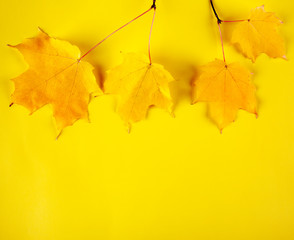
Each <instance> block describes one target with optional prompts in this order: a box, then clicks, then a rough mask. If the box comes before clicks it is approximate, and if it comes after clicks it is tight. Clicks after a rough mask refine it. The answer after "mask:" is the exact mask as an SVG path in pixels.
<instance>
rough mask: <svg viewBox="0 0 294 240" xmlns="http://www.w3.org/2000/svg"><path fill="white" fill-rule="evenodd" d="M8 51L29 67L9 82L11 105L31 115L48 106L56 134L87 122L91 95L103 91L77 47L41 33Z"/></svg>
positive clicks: (91, 68)
mask: <svg viewBox="0 0 294 240" xmlns="http://www.w3.org/2000/svg"><path fill="white" fill-rule="evenodd" d="M11 47H14V48H16V49H18V50H19V51H20V52H21V54H22V55H23V56H24V59H25V61H26V62H27V63H28V65H29V68H28V70H27V71H26V72H24V73H23V74H21V75H20V76H18V77H16V78H14V79H12V81H13V82H14V84H15V91H14V93H13V94H12V97H11V98H12V103H16V104H20V105H23V106H24V107H26V108H27V109H29V111H30V112H31V113H33V112H35V111H36V110H38V109H39V108H41V107H43V106H44V105H46V104H51V105H52V107H53V115H54V117H55V119H56V125H57V128H58V130H59V131H61V130H62V129H63V128H65V127H67V126H70V125H72V124H73V123H74V122H75V121H76V120H78V119H88V104H89V101H90V96H91V93H93V92H97V94H102V91H101V89H100V88H99V87H98V85H97V83H96V78H95V76H94V74H93V67H92V66H91V65H90V64H89V63H87V62H85V61H80V60H79V58H80V50H79V49H78V47H76V46H73V45H71V44H70V43H69V42H67V41H62V40H58V39H55V38H52V37H50V36H49V35H48V34H47V33H45V32H44V31H42V30H41V29H40V33H39V34H38V35H37V36H36V37H34V38H30V39H26V40H24V41H23V43H21V44H19V45H16V46H11Z"/></svg>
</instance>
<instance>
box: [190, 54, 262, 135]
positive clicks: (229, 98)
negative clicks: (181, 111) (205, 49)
mask: <svg viewBox="0 0 294 240" xmlns="http://www.w3.org/2000/svg"><path fill="white" fill-rule="evenodd" d="M255 91H256V90H255V86H254V84H253V83H252V81H251V73H250V72H249V71H248V70H247V69H245V68H244V67H242V66H241V65H240V64H239V63H232V64H228V65H227V64H226V63H225V62H224V61H221V60H218V59H216V60H215V61H214V62H211V63H208V64H206V65H204V66H202V68H201V74H200V75H199V77H197V78H196V79H195V80H194V81H193V96H192V98H193V103H197V102H208V103H209V112H210V115H211V117H212V119H213V120H214V121H215V122H216V124H217V125H218V127H219V129H220V130H221V131H222V129H223V128H224V127H226V126H227V125H228V124H230V123H231V122H233V121H234V120H235V118H236V114H237V112H238V110H239V109H243V110H246V111H248V112H250V113H254V114H256V115H257V111H256V97H255Z"/></svg>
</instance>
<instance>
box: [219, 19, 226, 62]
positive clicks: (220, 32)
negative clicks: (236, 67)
mask: <svg viewBox="0 0 294 240" xmlns="http://www.w3.org/2000/svg"><path fill="white" fill-rule="evenodd" d="M217 25H218V29H219V35H220V39H221V43H222V51H223V59H224V62H225V63H226V57H225V48H224V41H223V35H222V30H221V26H220V23H218V24H217Z"/></svg>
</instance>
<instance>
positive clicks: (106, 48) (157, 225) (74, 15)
mask: <svg viewBox="0 0 294 240" xmlns="http://www.w3.org/2000/svg"><path fill="white" fill-rule="evenodd" d="M151 2H152V1H151V0H150V1H149V0H140V1H135V0H121V1H118V0H107V1H102V0H83V1H77V0H50V1H49V0H26V1H22V0H10V1H5V0H1V2H0V36H1V37H0V68H1V71H0V110H1V117H0V129H1V131H0V136H1V139H0V140H1V145H0V239H1V240H26V239H29V240H46V239H54V240H67V239H68V240H74V239H101V240H123V239H127V240H132V239H134V240H135V239H136V240H141V239H146V240H147V239H148V240H149V239H152V240H157V239H158V240H178V239H183V240H190V239H201V240H208V239H211V240H221V239H224V240H228V239H234V240H243V239H244V240H255V239H256V240H271V239H274V240H292V239H294V163H293V161H294V111H293V110H294V108H293V107H294V78H293V76H294V63H293V58H294V56H293V54H294V49H293V44H292V41H293V37H294V34H293V29H294V17H293V12H294V3H293V1H287V0H279V1H276V0H248V1H233V0H223V1H221V0H215V5H216V8H217V9H218V12H219V15H220V17H221V18H226V19H236V18H238V19H239V18H246V17H248V14H249V12H250V10H251V9H252V8H255V7H257V6H261V5H263V4H265V9H266V10H267V11H274V12H276V13H277V15H278V16H279V17H280V18H282V19H283V21H284V23H285V24H284V25H283V26H282V27H281V33H282V34H283V35H284V37H285V40H286V45H287V57H288V59H289V61H285V60H281V59H269V58H268V57H267V56H265V55H262V56H261V57H259V58H258V60H257V62H256V63H255V64H252V63H251V62H250V61H249V60H246V59H245V58H244V57H243V56H242V55H241V54H239V53H238V52H236V50H235V48H234V47H232V46H231V45H230V44H229V42H228V38H229V36H230V33H231V27H232V26H233V25H229V24H226V25H224V26H223V30H224V35H225V40H226V44H225V48H226V49H225V50H226V55H227V59H228V62H234V61H239V62H241V63H242V64H244V66H246V67H248V68H249V69H250V70H251V71H252V72H254V76H253V80H254V82H255V84H256V86H257V96H258V101H259V119H257V120H256V119H255V116H254V115H251V114H248V113H246V112H242V111H240V112H239V114H238V119H237V121H236V122H235V123H233V124H231V125H230V126H229V127H227V128H226V129H225V130H224V131H223V134H220V133H219V131H218V130H217V128H216V126H215V125H214V124H213V123H212V122H211V121H210V120H209V119H208V118H207V116H206V115H207V113H206V112H207V110H206V106H205V104H196V105H193V106H191V105H190V101H191V99H190V95H189V94H190V85H189V83H190V80H191V78H192V77H193V75H194V74H195V72H196V73H197V71H198V70H199V66H200V65H203V64H205V63H207V62H210V61H213V60H214V59H215V58H216V57H217V58H221V57H222V54H221V45H220V40H219V35H218V29H217V25H216V24H215V19H214V17H213V15H212V12H211V9H210V7H209V3H208V1H206V0H205V1H204V0H202V1H194V0H187V1H185V0H183V1H176V0H158V11H157V16H156V20H155V25H154V32H153V36H152V54H153V59H154V62H157V63H160V64H162V65H164V66H165V67H166V69H167V70H168V71H170V72H171V74H172V75H173V76H174V77H175V79H176V82H174V83H172V84H171V90H172V95H173V97H174V99H175V115H176V118H171V117H170V115H169V114H167V113H166V112H164V111H161V110H158V109H152V110H151V111H150V113H149V114H148V119H147V120H145V121H142V122H140V123H138V124H136V125H135V126H134V127H133V130H132V132H131V134H128V133H127V132H126V130H125V128H124V125H123V123H122V121H121V120H120V118H119V116H117V114H116V113H115V112H114V110H115V100H114V98H113V97H112V96H102V97H99V98H97V99H94V101H92V102H91V104H90V107H89V109H90V117H91V122H92V123H91V124H88V123H87V122H85V121H79V122H77V123H76V124H75V125H74V126H73V127H69V128H67V129H65V131H64V133H63V134H62V136H61V137H60V139H59V140H58V141H56V140H55V136H56V129H55V123H54V120H53V119H52V117H51V115H52V112H51V108H50V106H46V107H44V108H42V109H41V110H39V111H37V112H36V113H35V114H33V115H32V116H29V115H28V111H27V110H26V109H24V108H23V107H21V106H13V107H12V108H8V105H9V103H10V100H9V96H10V94H11V93H12V92H13V84H12V82H11V81H10V79H11V78H14V77H16V76H18V75H19V74H20V73H22V72H23V71H25V69H26V68H27V65H26V64H25V62H24V61H23V58H22V56H21V55H20V54H19V53H18V52H16V51H14V50H13V49H10V48H8V47H7V46H6V44H7V43H9V44H18V43H20V42H21V41H22V40H23V39H25V38H28V37H33V36H35V35H36V34H37V32H38V30H37V27H38V26H40V27H42V28H43V29H44V30H45V31H47V32H48V33H49V34H50V35H52V36H55V37H58V38H61V39H65V40H67V41H69V42H71V43H73V44H76V45H78V46H79V47H80V48H81V50H82V52H85V51H87V50H88V49H89V48H90V47H92V45H94V44H95V43H97V42H98V41H99V40H101V39H102V38H103V37H105V36H106V35H107V34H109V33H110V32H111V31H113V30H115V29H116V28H117V27H119V26H121V25H122V24H124V23H125V22H127V21H129V20H130V19H132V18H133V17H135V16H137V15H138V14H140V13H141V12H143V11H145V10H147V9H148V8H149V7H150V6H151ZM151 19H152V13H149V14H148V15H146V16H144V17H143V18H142V19H141V20H138V21H137V22H135V23H133V24H132V25H131V26H129V27H128V28H126V29H124V30H122V31H121V32H119V33H117V34H116V35H115V36H113V37H112V38H111V39H109V40H108V41H107V42H105V43H103V45H101V46H100V47H99V48H98V49H96V50H95V52H93V53H92V54H91V55H89V56H88V57H87V60H88V61H89V62H91V63H92V64H93V65H95V66H97V67H99V68H100V69H101V70H102V71H103V72H105V71H106V70H107V69H109V68H112V67H114V66H116V65H117V64H119V63H120V62H121V61H122V54H121V52H122V53H126V52H143V53H147V45H148V34H149V28H150V24H151Z"/></svg>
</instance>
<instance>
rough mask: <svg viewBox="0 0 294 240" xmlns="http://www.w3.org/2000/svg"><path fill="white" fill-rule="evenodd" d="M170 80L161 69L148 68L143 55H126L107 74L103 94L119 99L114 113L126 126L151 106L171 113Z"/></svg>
mask: <svg viewBox="0 0 294 240" xmlns="http://www.w3.org/2000/svg"><path fill="white" fill-rule="evenodd" d="M173 80H174V79H173V77H172V76H171V74H170V73H169V72H167V71H166V70H165V69H164V68H163V66H161V65H159V64H155V63H152V64H150V62H149V60H148V58H147V57H146V56H145V55H139V54H135V53H129V54H126V55H125V59H124V61H123V63H122V64H121V65H119V66H117V67H115V68H113V69H111V70H109V71H108V76H107V79H106V81H105V84H104V88H105V93H110V94H117V95H119V103H118V106H117V112H118V113H119V115H120V116H121V118H122V119H123V121H124V122H125V123H126V125H127V126H128V128H129V130H130V127H131V124H132V123H135V122H138V121H140V120H142V119H144V118H145V117H146V114H147V111H148V109H149V108H150V107H151V106H156V107H159V108H162V109H165V110H167V111H168V112H170V113H171V111H172V105H173V104H172V99H171V96H170V90H169V85H168V84H169V82H171V81H173Z"/></svg>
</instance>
